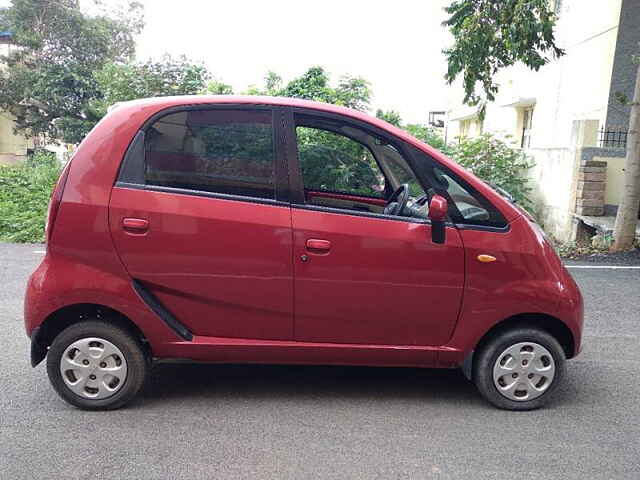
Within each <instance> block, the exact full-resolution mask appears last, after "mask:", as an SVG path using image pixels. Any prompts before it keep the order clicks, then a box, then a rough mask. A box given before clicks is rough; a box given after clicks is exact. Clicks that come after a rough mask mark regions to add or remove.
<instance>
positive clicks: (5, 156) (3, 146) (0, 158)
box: [0, 111, 33, 164]
mask: <svg viewBox="0 0 640 480" xmlns="http://www.w3.org/2000/svg"><path fill="white" fill-rule="evenodd" d="M13 128H14V123H13V120H12V119H11V116H10V115H9V114H8V113H6V112H2V111H0V164H11V163H16V162H19V161H21V160H23V159H24V158H25V156H26V155H27V149H29V148H33V141H32V140H29V139H27V138H25V137H24V136H22V135H20V134H18V135H16V134H15V133H14V131H13Z"/></svg>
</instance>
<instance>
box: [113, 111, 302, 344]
mask: <svg viewBox="0 0 640 480" xmlns="http://www.w3.org/2000/svg"><path fill="white" fill-rule="evenodd" d="M274 114H278V113H277V112H275V113H274V112H273V111H272V110H271V109H268V108H258V107H254V108H251V107H247V106H244V107H242V108H233V107H229V106H226V107H224V108H214V107H213V106H212V107H211V108H204V107H200V108H198V109H183V110H178V111H171V112H169V113H167V114H164V115H160V116H159V117H158V118H155V119H152V121H150V122H148V123H149V126H148V127H147V128H145V130H144V132H142V133H139V134H138V136H137V137H136V139H135V141H134V143H133V144H132V145H131V147H130V148H129V151H128V153H127V156H126V158H125V164H124V165H123V167H122V168H121V174H120V178H119V181H118V183H117V184H116V186H115V187H114V189H113V192H112V196H111V201H110V209H109V223H110V228H111V234H112V237H113V241H114V244H115V246H116V249H117V252H118V254H119V255H120V258H121V259H122V262H123V263H124V265H125V267H126V269H127V270H128V272H129V274H130V275H131V277H132V278H133V279H135V280H137V281H138V282H139V283H140V285H142V286H143V287H144V288H145V289H147V290H148V291H149V292H150V293H151V294H152V295H154V296H155V297H156V299H157V300H159V302H160V303H161V305H162V306H164V308H166V309H167V310H168V311H169V312H171V313H172V314H173V315H174V316H175V317H176V318H177V319H178V321H180V322H181V323H183V324H184V325H185V326H187V328H189V329H190V330H191V331H192V333H193V334H195V335H202V336H212V337H236V338H259V339H291V338H292V336H293V314H292V303H293V296H292V295H293V271H292V269H293V267H292V260H291V259H292V240H291V238H292V234H291V215H290V207H289V203H288V202H285V201H283V199H282V192H283V191H286V188H284V187H283V186H282V185H281V184H279V182H280V181H286V174H285V175H282V173H283V172H285V169H286V167H285V166H284V165H283V164H282V161H281V160H280V158H281V156H280V151H281V149H280V147H279V145H278V143H277V141H276V139H277V138H278V135H277V134H276V133H275V132H274V128H279V127H277V125H278V123H277V122H276V123H275V125H276V127H274V122H273V115H274Z"/></svg>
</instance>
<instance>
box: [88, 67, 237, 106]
mask: <svg viewBox="0 0 640 480" xmlns="http://www.w3.org/2000/svg"><path fill="white" fill-rule="evenodd" d="M95 79H96V81H97V84H98V86H99V89H100V92H101V98H100V99H98V100H95V101H94V102H93V103H92V109H93V110H94V111H95V112H97V114H98V115H99V118H100V117H102V116H103V115H104V114H105V113H106V112H107V108H108V107H109V106H111V105H113V104H115V103H117V102H124V101H127V100H134V99H136V98H147V97H164V96H171V95H194V94H197V93H201V92H203V91H205V90H208V89H209V88H211V89H217V90H218V91H220V90H224V89H225V87H228V85H224V84H220V83H215V84H214V83H212V78H211V74H210V73H209V71H208V70H207V68H206V67H205V66H204V65H203V64H201V63H196V62H192V61H190V60H189V59H187V58H186V57H185V56H184V55H183V56H180V57H177V58H174V57H171V56H169V55H165V56H163V57H162V58H161V59H160V60H148V61H146V62H130V63H125V64H122V63H108V64H106V65H105V66H104V67H103V68H102V69H101V70H100V71H98V72H96V74H95ZM209 93H213V92H209Z"/></svg>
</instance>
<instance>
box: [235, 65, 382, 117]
mask: <svg viewBox="0 0 640 480" xmlns="http://www.w3.org/2000/svg"><path fill="white" fill-rule="evenodd" d="M246 93H247V94H248V95H270V96H275V97H291V98H301V99H304V100H315V101H317V102H325V103H333V104H335V105H341V106H344V107H348V108H354V109H356V110H362V111H366V110H368V109H369V103H370V101H371V89H370V87H369V82H368V81H366V80H365V79H364V78H361V77H350V76H344V77H342V78H340V80H339V81H338V85H337V86H335V87H334V86H331V84H330V78H329V74H328V73H327V72H326V71H325V69H324V68H322V67H317V66H316V67H311V68H310V69H309V70H307V71H306V72H305V73H303V74H302V75H301V76H299V77H296V78H294V79H293V80H291V81H290V82H289V83H287V84H286V85H284V86H283V82H282V78H281V77H280V75H278V74H277V73H275V72H268V73H267V75H266V77H265V79H264V86H263V87H262V88H260V87H256V86H255V85H254V86H251V87H249V89H248V91H247V92H246Z"/></svg>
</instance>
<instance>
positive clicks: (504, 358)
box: [473, 327, 566, 410]
mask: <svg viewBox="0 0 640 480" xmlns="http://www.w3.org/2000/svg"><path fill="white" fill-rule="evenodd" d="M565 363H566V359H565V354H564V351H563V349H562V347H561V346H560V344H559V343H558V341H557V340H556V339H555V338H554V337H553V336H552V335H550V334H548V333H547V332H545V331H543V330H538V329H535V328H523V327H521V328H515V329H512V330H507V331H505V332H503V333H501V334H499V335H497V336H496V337H494V338H492V339H491V340H490V341H489V342H487V343H486V344H485V345H484V346H483V347H482V348H481V349H480V351H479V352H478V353H477V355H476V358H475V361H474V366H473V380H474V382H475V384H476V387H477V388H478V390H479V391H480V393H481V394H482V396H483V397H484V398H486V399H487V400H488V401H489V402H491V403H492V404H493V405H494V406H496V407H498V408H504V409H507V410H534V409H536V408H540V407H541V406H543V405H544V404H545V403H547V401H549V399H550V398H551V396H552V395H553V393H554V391H555V390H556V388H557V386H558V385H559V384H560V382H561V380H562V378H563V377H564V373H565Z"/></svg>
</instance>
